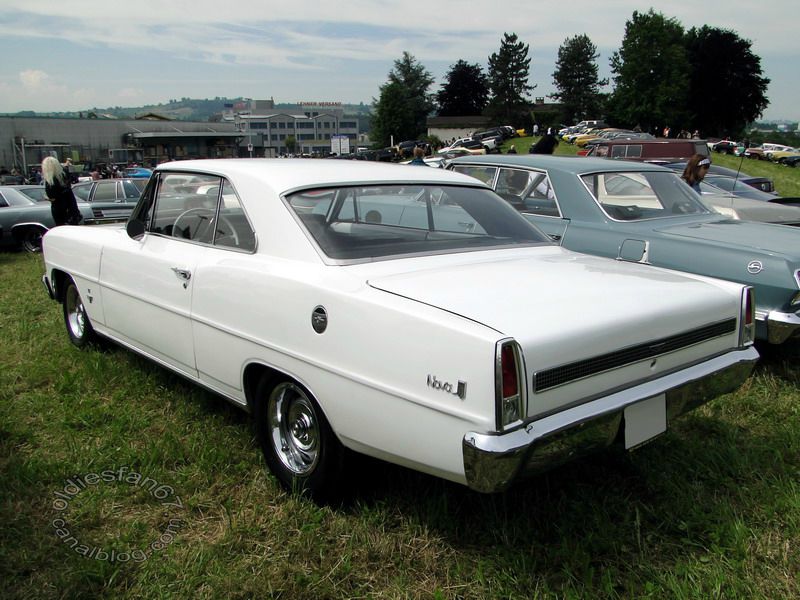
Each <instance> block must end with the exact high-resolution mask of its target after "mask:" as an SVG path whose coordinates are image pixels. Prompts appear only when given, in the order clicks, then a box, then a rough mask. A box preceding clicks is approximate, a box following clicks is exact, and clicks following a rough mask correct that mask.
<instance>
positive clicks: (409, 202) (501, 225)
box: [287, 185, 550, 260]
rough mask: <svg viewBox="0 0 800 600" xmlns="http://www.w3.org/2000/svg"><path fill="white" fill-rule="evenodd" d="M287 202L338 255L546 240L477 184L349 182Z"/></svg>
mask: <svg viewBox="0 0 800 600" xmlns="http://www.w3.org/2000/svg"><path fill="white" fill-rule="evenodd" d="M287 201H288V204H289V206H290V207H291V208H292V209H293V210H294V212H295V213H296V214H297V216H298V217H299V218H300V221H301V222H302V223H303V225H304V226H305V228H306V229H307V230H308V232H309V233H310V234H311V236H312V237H313V238H314V240H315V241H316V243H317V245H318V246H319V247H320V249H321V250H322V251H323V252H324V253H325V254H326V255H327V256H329V257H330V258H334V259H340V260H350V259H374V258H384V257H390V256H398V255H404V254H418V253H445V252H459V251H466V250H475V249H486V248H496V247H503V246H509V245H518V244H541V243H545V244H548V243H550V240H549V238H548V237H547V236H546V235H545V234H544V233H542V232H541V231H539V230H538V229H537V228H536V227H534V226H533V225H531V224H530V223H529V222H528V221H527V220H526V219H525V218H523V217H521V216H520V215H519V214H518V213H517V212H516V211H515V210H514V209H513V208H511V207H510V206H509V205H508V204H507V203H505V202H503V201H502V200H501V199H500V198H498V197H497V196H496V195H495V194H494V193H492V192H491V191H489V190H486V189H480V188H471V187H458V186H436V185H375V186H352V187H343V188H328V189H317V190H310V191H302V192H297V193H294V194H291V195H289V196H288V197H287Z"/></svg>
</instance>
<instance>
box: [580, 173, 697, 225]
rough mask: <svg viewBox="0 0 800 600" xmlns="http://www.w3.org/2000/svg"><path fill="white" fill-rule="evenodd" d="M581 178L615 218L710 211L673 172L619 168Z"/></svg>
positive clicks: (645, 217)
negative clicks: (614, 170) (624, 169)
mask: <svg viewBox="0 0 800 600" xmlns="http://www.w3.org/2000/svg"><path fill="white" fill-rule="evenodd" d="M581 179H582V180H583V183H584V185H586V187H587V188H588V190H589V192H591V194H592V195H593V196H594V198H595V200H596V201H597V203H598V204H599V205H600V208H602V209H603V212H605V213H606V214H607V215H608V216H609V217H611V218H612V219H615V220H618V221H639V220H642V219H655V218H660V217H669V216H674V215H682V214H708V213H709V212H710V211H709V210H708V209H707V208H706V207H705V206H704V205H703V204H702V203H701V202H700V200H699V196H698V195H697V193H696V192H695V191H694V190H693V189H692V188H691V187H689V186H688V185H686V183H685V182H684V181H683V180H682V179H681V178H680V177H678V175H676V174H675V173H668V172H663V171H622V172H615V173H594V174H590V175H583V176H582V177H581Z"/></svg>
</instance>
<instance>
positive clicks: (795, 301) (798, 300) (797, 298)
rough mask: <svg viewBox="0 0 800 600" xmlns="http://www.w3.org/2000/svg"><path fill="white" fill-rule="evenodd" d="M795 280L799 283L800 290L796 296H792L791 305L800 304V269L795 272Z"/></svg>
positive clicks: (799, 288)
mask: <svg viewBox="0 0 800 600" xmlns="http://www.w3.org/2000/svg"><path fill="white" fill-rule="evenodd" d="M794 280H795V282H796V283H797V288H798V290H799V291H798V292H797V293H796V294H795V295H794V298H792V301H791V302H790V305H791V306H797V305H798V304H800V269H798V270H797V271H795V272H794Z"/></svg>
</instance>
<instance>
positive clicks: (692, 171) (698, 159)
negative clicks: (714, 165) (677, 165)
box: [681, 154, 711, 194]
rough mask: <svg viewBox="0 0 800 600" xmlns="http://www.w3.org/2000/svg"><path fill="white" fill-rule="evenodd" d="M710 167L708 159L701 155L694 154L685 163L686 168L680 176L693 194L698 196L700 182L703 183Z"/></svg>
mask: <svg viewBox="0 0 800 600" xmlns="http://www.w3.org/2000/svg"><path fill="white" fill-rule="evenodd" d="M710 167H711V159H710V158H708V157H707V156H703V155H702V154H694V155H692V157H691V158H690V159H689V160H688V161H687V162H686V168H685V169H684V170H683V175H681V177H682V178H683V180H684V181H685V182H686V183H688V184H689V185H690V186H692V189H693V190H694V191H695V192H697V193H698V194H699V193H700V182H701V181H703V179H704V178H705V176H706V173H708V169H709V168H710Z"/></svg>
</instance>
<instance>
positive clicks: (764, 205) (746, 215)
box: [700, 181, 800, 227]
mask: <svg viewBox="0 0 800 600" xmlns="http://www.w3.org/2000/svg"><path fill="white" fill-rule="evenodd" d="M742 187H746V188H748V189H750V190H752V191H753V192H758V190H755V189H753V188H751V187H750V186H746V185H742ZM760 193H763V192H760ZM700 201H701V202H702V203H703V204H705V205H706V206H707V207H708V208H710V209H712V210H714V211H715V212H718V213H720V214H723V215H725V216H727V217H730V218H731V219H737V220H742V221H762V222H764V223H777V224H779V225H792V226H795V227H797V226H800V205H798V206H792V205H790V204H780V203H777V202H764V201H763V200H752V199H750V198H747V197H744V196H738V195H736V194H733V193H730V192H726V191H725V190H723V189H721V188H718V187H716V186H714V185H712V184H710V183H706V182H705V181H702V182H701V183H700Z"/></svg>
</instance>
